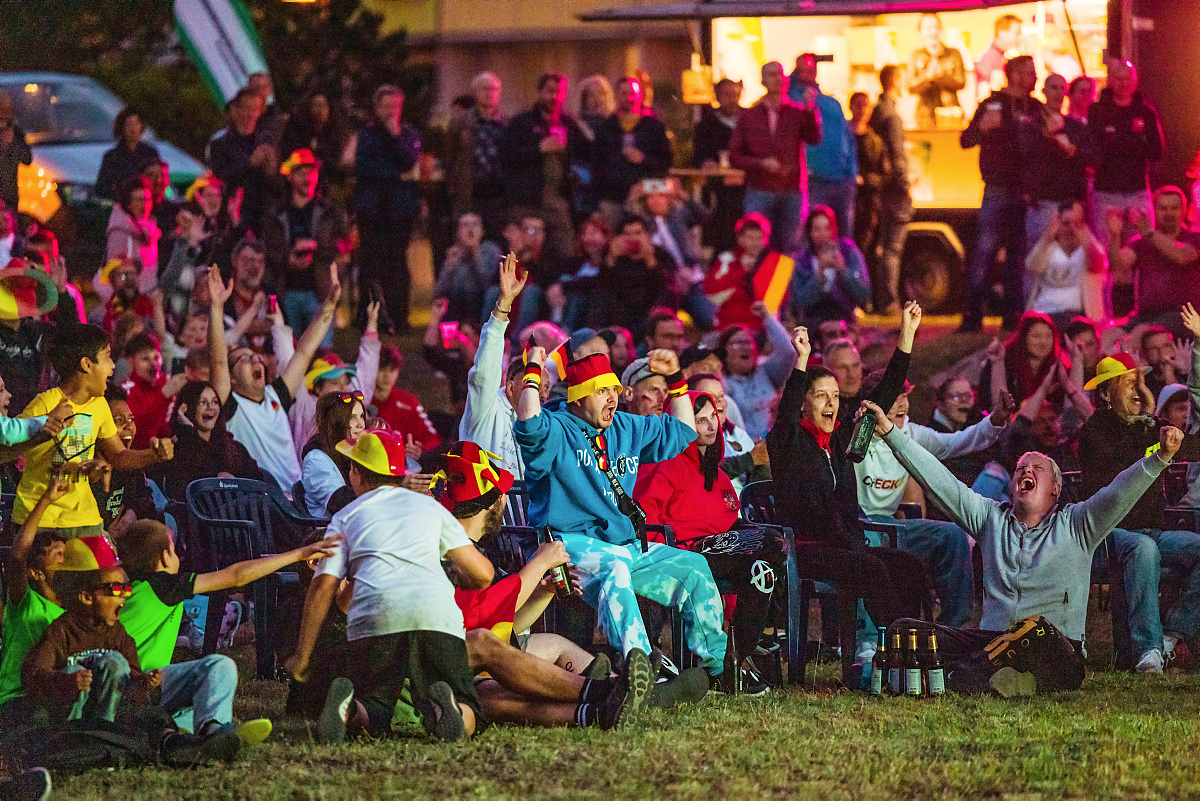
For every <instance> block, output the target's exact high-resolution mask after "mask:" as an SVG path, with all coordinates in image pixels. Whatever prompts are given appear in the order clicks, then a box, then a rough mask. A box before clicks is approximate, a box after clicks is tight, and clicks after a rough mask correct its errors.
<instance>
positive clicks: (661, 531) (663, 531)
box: [639, 523, 677, 553]
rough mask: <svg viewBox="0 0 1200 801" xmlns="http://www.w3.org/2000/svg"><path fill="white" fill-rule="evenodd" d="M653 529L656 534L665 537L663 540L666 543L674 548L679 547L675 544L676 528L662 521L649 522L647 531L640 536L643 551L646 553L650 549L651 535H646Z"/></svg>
mask: <svg viewBox="0 0 1200 801" xmlns="http://www.w3.org/2000/svg"><path fill="white" fill-rule="evenodd" d="M651 531H653V532H654V533H655V534H658V535H660V536H661V537H662V538H663V542H664V543H665V544H667V545H670V546H671V547H672V548H675V547H677V546H676V544H675V529H673V528H671V527H670V526H669V525H665V524H661V523H649V524H647V525H646V530H645V532H643V533H642V535H641V537H640V538H639V540H640V542H641V545H642V553H645V552H646V551H648V550H649V549H650V541H649V537H647V536H646V535H647V534H649V533H650V532H651Z"/></svg>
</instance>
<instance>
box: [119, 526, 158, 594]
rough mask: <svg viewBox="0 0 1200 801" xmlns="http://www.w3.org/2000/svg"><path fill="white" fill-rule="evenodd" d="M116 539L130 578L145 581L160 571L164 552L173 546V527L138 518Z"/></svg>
mask: <svg viewBox="0 0 1200 801" xmlns="http://www.w3.org/2000/svg"><path fill="white" fill-rule="evenodd" d="M115 539H116V545H117V551H118V552H119V553H120V554H121V564H122V565H123V566H124V567H125V572H126V573H128V574H129V578H130V579H132V580H134V581H137V580H142V581H144V580H146V579H148V578H150V577H151V576H153V575H154V574H155V573H156V572H157V571H158V563H159V561H160V560H161V559H162V552H163V551H165V550H167V549H169V548H170V547H171V529H169V528H167V527H166V526H164V525H163V524H162V523H160V522H158V521H157V520H145V519H144V520H138V521H137V522H135V523H134V524H133V525H131V526H130V527H129V528H127V529H125V531H123V532H122V533H120V534H118V535H116V538H115Z"/></svg>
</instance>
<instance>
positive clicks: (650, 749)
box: [56, 604, 1200, 801]
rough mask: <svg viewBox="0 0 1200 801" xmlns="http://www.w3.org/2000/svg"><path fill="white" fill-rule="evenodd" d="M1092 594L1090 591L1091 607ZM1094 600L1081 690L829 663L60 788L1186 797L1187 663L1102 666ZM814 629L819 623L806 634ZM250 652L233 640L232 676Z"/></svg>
mask: <svg viewBox="0 0 1200 801" xmlns="http://www.w3.org/2000/svg"><path fill="white" fill-rule="evenodd" d="M1093 606H1095V604H1093ZM1106 618H1107V611H1098V610H1095V609H1093V614H1092V615H1091V622H1092V625H1091V626H1090V627H1089V642H1090V643H1091V649H1090V650H1091V654H1090V657H1091V659H1090V664H1089V667H1090V668H1091V671H1090V672H1089V676H1088V680H1087V681H1086V682H1085V684H1084V686H1083V688H1082V689H1080V690H1079V691H1077V692H1070V693H1060V694H1057V695H1054V696H1045V697H1038V698H1033V699H1029V700H1025V701H1018V702H1005V701H1001V700H998V699H992V698H967V697H952V698H946V699H943V700H940V701H912V700H909V699H882V700H881V699H872V698H868V697H865V696H863V695H860V694H857V693H850V692H846V691H839V690H836V689H835V687H834V682H833V675H834V673H833V666H826V665H823V666H820V668H819V669H818V670H817V671H815V674H814V671H813V670H812V669H811V668H810V671H809V686H808V687H807V688H806V689H804V690H800V689H788V690H784V691H782V692H776V693H773V694H772V695H770V696H768V697H765V698H758V699H754V698H729V697H726V696H720V695H711V694H710V696H709V697H708V698H707V699H706V700H705V701H704V702H702V703H700V704H698V705H695V706H693V707H691V708H685V709H682V710H678V711H674V712H669V713H668V712H663V711H660V710H654V711H652V712H650V713H647V714H646V715H645V716H644V717H643V720H642V722H641V723H639V725H638V726H637V727H636V728H635V729H634V730H633V731H631V732H628V733H624V734H614V733H609V732H601V731H596V730H585V731H580V730H567V729H555V730H534V729H518V728H492V729H489V730H487V731H484V732H483V733H481V734H480V735H478V736H477V737H476V738H475V739H474V740H473V741H471V742H468V743H463V744H458V745H453V746H445V745H440V744H436V743H432V742H429V741H426V740H423V739H406V740H390V741H375V742H367V741H360V742H357V743H354V744H351V745H348V746H345V747H342V748H336V747H328V746H318V745H316V744H315V743H314V742H313V740H312V738H311V736H310V734H309V731H308V728H307V726H306V725H305V724H304V723H301V722H295V721H283V722H282V723H281V724H279V726H278V728H277V730H276V735H275V736H274V737H273V738H272V740H271V741H269V742H268V743H267V744H265V745H263V746H260V747H258V748H256V749H254V750H253V751H249V752H247V753H245V754H243V755H242V756H241V757H240V758H239V759H238V761H237V762H236V763H235V764H233V765H232V766H213V767H206V768H202V769H199V770H194V771H169V770H150V769H147V770H125V771H113V772H94V773H91V774H87V775H83V776H77V777H63V778H62V779H60V780H59V781H58V783H57V787H56V789H57V790H58V793H56V797H61V798H70V799H78V800H79V801H83V800H84V799H104V798H120V799H129V798H172V799H205V798H229V799H241V798H254V799H360V798H460V797H482V798H563V797H571V798H619V799H623V798H684V799H707V800H712V799H726V798H729V799H741V798H767V797H774V798H802V799H803V798H822V799H824V798H832V799H842V798H846V799H851V798H853V799H862V798H881V797H885V798H894V797H903V798H966V797H974V798H977V797H1003V798H1020V799H1033V798H1150V797H1154V798H1162V797H1168V798H1185V797H1195V796H1198V795H1200V790H1198V789H1197V787H1198V779H1200V767H1198V766H1197V762H1196V759H1195V749H1196V743H1197V739H1198V735H1200V731H1198V729H1200V723H1198V720H1200V676H1196V675H1184V674H1168V675H1165V676H1149V677H1146V676H1134V675H1130V674H1116V673H1106V672H1103V669H1104V668H1105V666H1106V665H1107V663H1108V661H1109V659H1110V647H1109V645H1108V642H1107V635H1108V632H1107V625H1106ZM815 630H816V631H819V630H820V629H819V628H817V629H815ZM250 652H251V649H250V648H241V649H239V650H238V652H237V653H235V656H237V657H238V659H239V662H241V664H242V668H243V671H244V673H245V674H246V675H248V674H249V672H250V671H251V670H252V667H251V659H252V654H251V653H250ZM284 693H285V687H284V685H282V684H278V683H274V682H257V681H243V686H242V688H241V690H240V691H239V696H238V708H237V710H236V711H237V714H238V715H239V717H241V718H243V719H248V718H252V717H257V716H260V715H267V716H278V715H279V714H280V713H281V710H282V707H283V697H284Z"/></svg>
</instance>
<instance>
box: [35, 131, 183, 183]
mask: <svg viewBox="0 0 1200 801" xmlns="http://www.w3.org/2000/svg"><path fill="white" fill-rule="evenodd" d="M150 144H152V145H154V147H155V148H157V149H158V154H159V155H160V156H162V158H163V159H164V160H165V161H166V162H167V164H168V165H169V167H170V170H171V183H172V184H175V185H179V184H183V185H187V184H190V183H191V182H192V181H194V180H195V179H196V178H198V177H199V176H201V175H203V174H204V165H203V164H201V163H200V162H198V161H196V160H195V159H194V158H192V157H191V156H189V155H188V154H187V153H184V152H183V151H182V150H180V149H179V148H177V147H175V146H174V145H172V144H169V143H167V142H163V141H162V140H152V141H150ZM112 147H113V143H112V142H77V143H72V144H63V145H35V146H34V147H33V148H32V149H33V160H34V165H35V166H37V167H39V168H41V169H43V170H45V171H46V177H48V178H49V179H50V180H52V181H56V182H58V183H60V184H62V183H67V184H83V185H84V186H93V185H94V184H95V183H96V176H97V174H99V172H100V161H101V159H103V158H104V154H105V153H107V152H108V151H109V150H111V149H112Z"/></svg>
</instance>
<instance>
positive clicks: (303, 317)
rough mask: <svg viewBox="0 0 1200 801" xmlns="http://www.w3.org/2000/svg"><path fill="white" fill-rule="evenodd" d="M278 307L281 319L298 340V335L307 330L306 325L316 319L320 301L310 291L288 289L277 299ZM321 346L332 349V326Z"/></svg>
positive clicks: (315, 294) (319, 309)
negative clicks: (281, 311)
mask: <svg viewBox="0 0 1200 801" xmlns="http://www.w3.org/2000/svg"><path fill="white" fill-rule="evenodd" d="M279 305H280V308H281V309H282V310H283V319H284V320H285V321H287V324H288V325H290V326H291V327H292V331H293V332H295V334H296V338H297V339H299V337H300V335H301V334H303V333H304V331H305V329H307V328H308V324H309V323H311V322H312V321H313V320H314V319H316V317H317V315H318V314H320V311H321V299H320V298H318V297H317V293H316V292H313V291H312V290H311V289H289V290H287V291H286V292H284V293H283V297H281V298H280V299H279ZM321 346H322V347H326V348H331V347H333V326H332V325H331V326H329V330H328V331H326V332H325V338H324V339H323V340H321Z"/></svg>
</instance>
